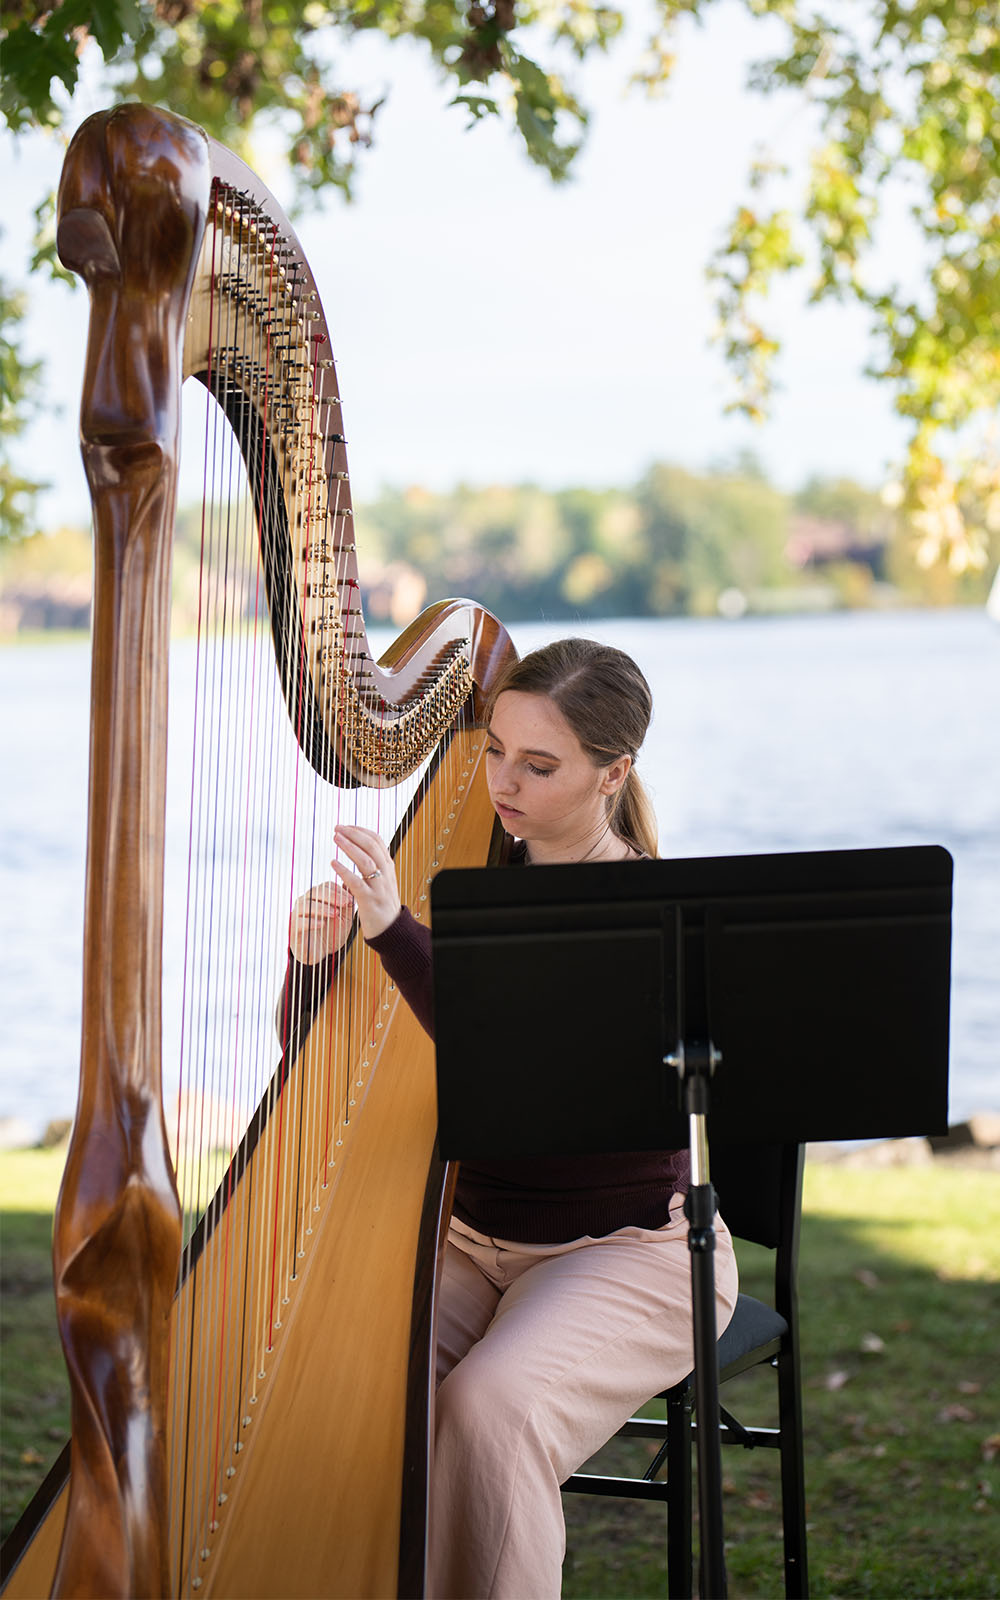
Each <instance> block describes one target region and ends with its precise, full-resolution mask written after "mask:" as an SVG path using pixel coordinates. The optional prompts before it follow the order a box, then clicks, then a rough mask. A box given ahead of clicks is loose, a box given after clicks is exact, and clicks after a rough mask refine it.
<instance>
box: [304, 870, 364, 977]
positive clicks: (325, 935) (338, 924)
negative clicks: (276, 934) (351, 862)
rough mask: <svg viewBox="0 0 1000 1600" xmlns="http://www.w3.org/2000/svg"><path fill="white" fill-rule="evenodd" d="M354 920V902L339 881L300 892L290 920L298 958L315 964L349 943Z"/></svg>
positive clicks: (305, 962)
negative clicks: (305, 892) (303, 892)
mask: <svg viewBox="0 0 1000 1600" xmlns="http://www.w3.org/2000/svg"><path fill="white" fill-rule="evenodd" d="M353 922H354V901H353V899H352V898H351V896H350V895H349V894H348V893H347V890H346V889H342V888H341V886H340V884H339V883H318V884H317V885H316V887H315V888H314V889H310V890H309V892H308V893H307V894H304V895H300V897H299V898H298V900H296V902H295V904H294V906H293V907H292V914H291V916H290V918H289V919H288V948H289V949H290V950H291V952H292V955H293V956H294V957H295V959H296V961H301V962H303V963H304V964H305V965H306V966H310V967H312V966H315V965H316V963H317V961H324V960H325V959H326V957H327V956H332V955H333V952H334V951H335V950H339V949H340V947H341V945H342V944H344V943H345V941H346V939H347V936H348V934H349V933H350V931H351V926H352V924H353Z"/></svg>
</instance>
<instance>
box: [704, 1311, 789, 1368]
mask: <svg viewBox="0 0 1000 1600" xmlns="http://www.w3.org/2000/svg"><path fill="white" fill-rule="evenodd" d="M787 1332H788V1323H787V1322H786V1321H785V1319H784V1317H782V1316H779V1314H778V1312H777V1311H775V1309H774V1307H773V1306H768V1305H765V1304H764V1302H763V1300H755V1299H754V1298H753V1296H752V1295H749V1294H741V1295H738V1296H737V1300H736V1309H735V1311H734V1312H733V1315H732V1319H731V1321H730V1323H729V1326H728V1328H727V1329H726V1331H725V1332H724V1333H723V1334H722V1336H721V1338H720V1339H719V1371H720V1372H724V1371H725V1369H726V1368H727V1367H728V1366H731V1365H732V1363H733V1362H734V1361H744V1360H746V1358H747V1356H749V1355H752V1354H753V1352H754V1351H755V1350H759V1349H760V1348H761V1347H762V1346H763V1345H766V1344H770V1343H771V1341H772V1340H774V1339H780V1338H782V1337H783V1336H784V1335H785V1334H786V1333H787Z"/></svg>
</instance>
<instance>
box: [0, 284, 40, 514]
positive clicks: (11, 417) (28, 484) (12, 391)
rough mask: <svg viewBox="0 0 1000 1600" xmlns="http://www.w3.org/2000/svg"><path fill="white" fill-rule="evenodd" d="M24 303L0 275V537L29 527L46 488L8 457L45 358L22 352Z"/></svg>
mask: <svg viewBox="0 0 1000 1600" xmlns="http://www.w3.org/2000/svg"><path fill="white" fill-rule="evenodd" d="M26 302H27V296H26V295H25V294H24V293H22V292H17V291H14V290H12V289H11V288H10V287H9V286H8V284H7V283H6V282H5V280H4V279H2V278H0V540H2V539H19V538H21V537H23V535H24V534H25V533H28V532H30V531H31V529H32V526H33V524H32V520H31V519H32V507H33V504H34V497H35V495H36V494H37V492H38V490H39V489H41V488H42V487H44V486H43V485H42V484H40V483H36V482H33V481H32V480H30V479H28V478H23V477H21V475H20V474H19V473H18V472H17V471H16V469H15V468H14V465H13V463H12V460H11V456H10V444H11V441H12V440H14V439H16V438H18V436H19V435H20V434H22V433H23V432H24V430H25V428H26V427H27V425H28V423H29V422H30V420H31V418H32V417H33V415H34V414H35V412H36V411H37V410H38V407H39V404H40V401H41V394H42V382H41V362H40V361H31V360H29V359H28V358H27V357H26V356H25V355H24V352H23V350H22V348H21V344H20V340H19V337H18V335H19V325H20V323H21V322H22V321H23V319H24V312H25V306H26Z"/></svg>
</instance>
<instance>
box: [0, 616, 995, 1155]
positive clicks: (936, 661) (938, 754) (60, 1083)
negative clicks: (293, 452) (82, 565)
mask: <svg viewBox="0 0 1000 1600" xmlns="http://www.w3.org/2000/svg"><path fill="white" fill-rule="evenodd" d="M511 631H512V633H513V635H514V639H515V642H516V643H517V645H518V647H519V649H521V650H524V649H528V648H531V647H532V646H533V645H536V644H539V643H542V642H544V640H546V639H549V638H553V637H558V636H560V635H562V634H565V633H567V632H571V631H574V630H572V629H571V628H568V627H567V626H566V625H565V624H554V625H546V624H536V625H531V626H523V625H522V626H515V627H514V628H512V630H511ZM577 631H580V632H585V633H588V634H590V635H591V636H593V637H598V638H606V639H608V640H610V641H612V642H614V643H616V644H618V645H620V646H621V647H622V648H623V649H625V650H628V651H629V652H630V653H631V654H632V655H634V656H635V658H636V660H637V661H638V662H639V663H640V665H641V666H642V668H643V670H644V671H645V672H646V674H647V676H648V678H649V680H650V683H651V685H652V688H653V693H654V700H655V705H656V716H655V720H654V724H653V728H652V730H651V733H650V737H649V740H648V741H647V746H646V749H645V750H644V751H643V753H642V757H641V760H640V771H641V773H642V776H643V778H644V779H645V781H646V783H647V785H648V787H649V788H650V790H651V791H652V794H653V797H654V800H655V803H656V808H657V812H658V815H659V818H660V827H661V850H662V853H663V854H664V855H665V856H703V855H705V856H710V855H732V854H743V853H761V852H769V851H779V850H814V849H841V848H861V847H881V846H886V845H912V844H940V845H944V846H945V847H946V848H947V849H948V850H949V851H950V852H951V854H952V856H953V857H954V861H955V924H954V959H953V971H954V986H953V1000H952V1052H951V1054H952V1079H951V1081H952V1089H951V1116H952V1120H953V1121H954V1120H960V1119H961V1118H963V1117H965V1116H967V1115H969V1114H970V1113H971V1112H972V1111H975V1110H979V1109H989V1110H1000V628H998V627H997V626H996V624H995V623H991V622H990V621H989V620H988V619H987V618H986V617H985V616H984V615H983V614H981V613H979V612H973V611H961V612H958V611H953V612H900V613H888V614H885V613H879V614H867V613H853V614H837V615H833V616H824V617H818V618H812V617H810V618H787V619H744V620H742V621H739V622H723V621H694V620H691V621H688V620H681V621H674V620H671V621H609V622H605V623H600V624H588V625H586V626H585V627H581V628H580V629H579V630H577ZM377 647H378V648H381V647H382V646H380V645H378V644H377ZM184 648H185V647H184V646H183V645H182V646H180V647H179V657H180V660H179V667H180V675H182V673H183V652H184ZM89 663H90V651H89V644H88V643H86V642H84V641H80V642H79V643H72V642H71V643H63V642H60V643H57V644H52V645H40V646H32V647H24V648H8V649H4V650H0V705H2V708H3V710H2V718H3V729H4V732H3V751H4V757H5V760H4V781H3V783H2V784H0V935H2V945H3V952H4V954H3V962H2V965H0V1015H2V1016H3V1019H4V1023H3V1039H2V1058H0V1116H9V1117H17V1118H19V1119H22V1120H23V1121H24V1123H25V1124H26V1125H27V1128H28V1130H29V1131H30V1132H31V1133H32V1134H33V1135H37V1134H38V1133H40V1132H41V1130H42V1129H43V1128H44V1126H45V1124H46V1123H47V1121H48V1120H49V1119H50V1118H53V1117H63V1116H69V1115H71V1113H72V1110H73V1106H74V1104H75V1098H76V1087H75V1085H76V1073H77V1064H78V1056H79V1026H80V967H81V937H82V935H81V926H82V904H83V861H84V846H85V826H86V817H85V810H86V793H87V734H88V717H89Z"/></svg>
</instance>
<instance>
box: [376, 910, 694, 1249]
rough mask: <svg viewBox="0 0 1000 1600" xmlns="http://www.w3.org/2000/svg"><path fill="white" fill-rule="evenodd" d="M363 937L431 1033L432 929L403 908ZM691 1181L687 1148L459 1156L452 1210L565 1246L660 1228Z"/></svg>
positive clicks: (495, 1234)
mask: <svg viewBox="0 0 1000 1600" xmlns="http://www.w3.org/2000/svg"><path fill="white" fill-rule="evenodd" d="M368 942H369V944H370V945H371V947H372V949H373V950H376V951H377V952H378V954H379V956H380V957H381V960H382V965H383V966H384V967H385V970H386V972H387V973H388V974H389V976H390V978H391V979H392V980H393V982H394V983H395V984H396V986H397V988H398V989H399V990H400V993H401V994H402V995H403V998H404V999H405V1000H406V1002H407V1004H408V1005H409V1006H410V1008H411V1010H412V1011H413V1012H414V1014H415V1016H416V1018H417V1020H418V1021H419V1022H420V1023H421V1024H422V1025H423V1027H424V1028H426V1030H427V1032H428V1033H429V1034H430V1035H431V1037H432V1038H433V1036H434V996H433V984H432V978H431V936H430V930H429V929H428V928H425V927H424V926H423V924H422V923H419V922H417V921H415V919H414V918H413V917H412V916H411V915H410V913H409V911H407V910H405V909H404V910H403V911H401V912H400V914H399V916H398V917H397V918H396V920H395V922H394V923H392V925H391V927H389V928H387V929H386V930H385V932H384V933H380V934H379V935H378V937H377V938H375V939H370V940H369V941H368ZM689 1183H690V1158H689V1156H688V1152H687V1151H686V1150H662V1151H639V1152H637V1153H633V1154H624V1155H570V1156H523V1157H520V1158H518V1159H515V1160H510V1161H490V1162H471V1161H463V1162H462V1164H461V1166H460V1168H459V1175H458V1189H457V1192H456V1196H455V1215H456V1216H457V1217H459V1218H460V1219H461V1220H462V1221H463V1222H465V1223H467V1224H468V1225H469V1227H471V1228H475V1229H476V1230H477V1232H479V1233H484V1234H487V1235H488V1236H490V1237H492V1238H496V1239H511V1240H516V1241H517V1242H518V1243H520V1244H564V1243H565V1242H566V1240H568V1239H579V1238H582V1237H583V1236H584V1235H585V1234H589V1235H590V1236H591V1237H592V1238H600V1237H601V1236H603V1235H604V1234H607V1233H614V1231H615V1229H616V1228H625V1227H630V1226H633V1227H640V1228H659V1227H660V1226H661V1225H662V1224H663V1223H664V1222H665V1221H666V1220H667V1212H668V1209H669V1206H670V1199H671V1196H672V1195H674V1194H683V1193H686V1191H687V1188H688V1185H689Z"/></svg>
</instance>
